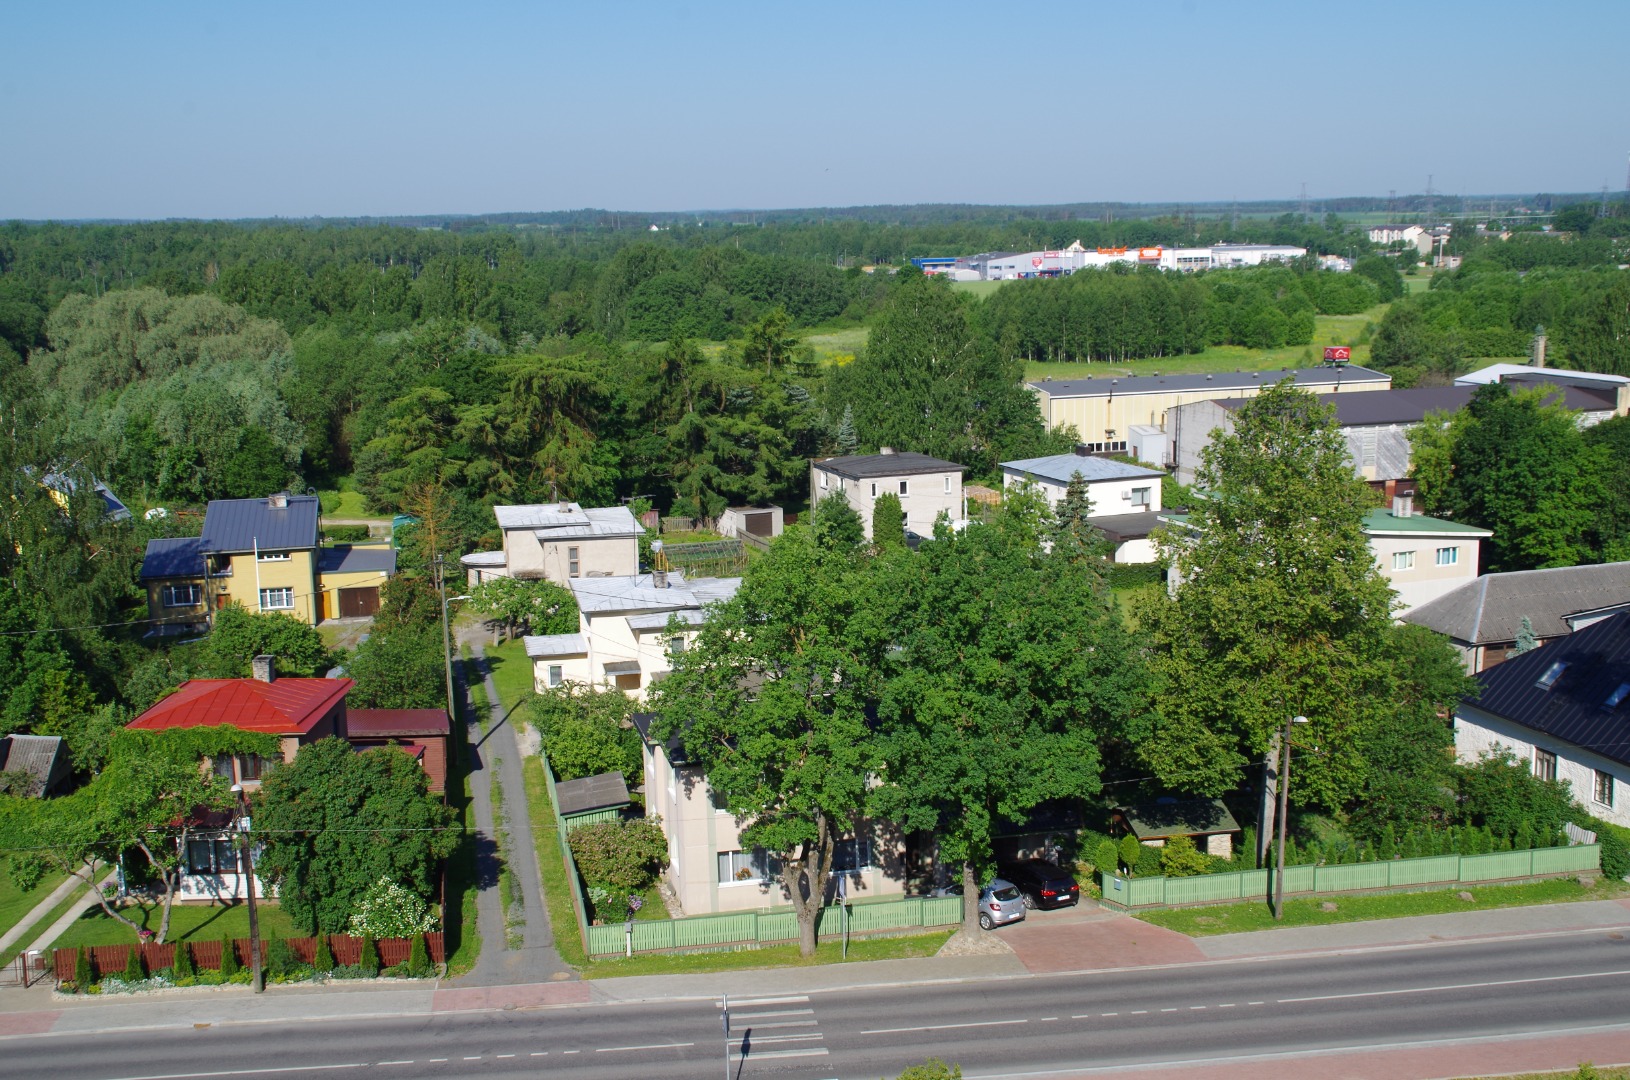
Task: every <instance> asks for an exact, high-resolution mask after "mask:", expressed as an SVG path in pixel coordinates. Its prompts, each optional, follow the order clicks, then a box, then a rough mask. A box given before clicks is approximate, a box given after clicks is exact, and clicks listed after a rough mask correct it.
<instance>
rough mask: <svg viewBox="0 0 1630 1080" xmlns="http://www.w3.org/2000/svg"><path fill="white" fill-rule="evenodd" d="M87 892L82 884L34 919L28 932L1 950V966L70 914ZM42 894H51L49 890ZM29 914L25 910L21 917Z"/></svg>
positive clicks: (9, 961)
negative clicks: (69, 910)
mask: <svg viewBox="0 0 1630 1080" xmlns="http://www.w3.org/2000/svg"><path fill="white" fill-rule="evenodd" d="M85 892H86V888H85V886H84V885H80V886H79V887H78V888H76V889H74V891H73V892H71V893H69V894H68V895H67V897H66V898H64V899H63V900H62V902H61V903H59V904H57V905H56V906H55V907H53V908H52V909H51V910H50V911H47V912H46V913H45V914H44V915H42V916H41V917H40V918H38V919H35V920H33V922H31V923H30V924H29V925H28V929H27V932H26V933H24V934H23V935H22V936H21V937H19V938H18V939H17V940H16V941H15V942H13V943H12V944H11V945H10V946H8V947H7V948H6V949H5V951H4V952H0V967H4V966H5V965H6V964H9V963H11V962H12V960H14V959H15V958H16V956H17V954H18V953H20V952H22V951H23V950H24V949H26V948H28V947H29V946H30V945H32V944H34V940H35V939H36V938H38V937H39V936H40V935H41V934H43V933H45V932H46V931H47V930H49V929H50V928H51V927H52V926H53V925H55V923H56V921H57V920H58V919H60V918H62V917H63V916H64V915H66V914H68V909H69V908H71V907H73V906H74V904H75V903H77V902H78V900H79V898H80V897H81V896H84V895H85ZM41 895H42V896H44V895H49V890H47V892H46V893H43V894H41ZM27 915H28V911H26V910H25V911H24V912H23V913H22V916H20V917H21V918H26V917H27Z"/></svg>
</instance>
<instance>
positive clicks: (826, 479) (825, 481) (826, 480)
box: [821, 472, 832, 490]
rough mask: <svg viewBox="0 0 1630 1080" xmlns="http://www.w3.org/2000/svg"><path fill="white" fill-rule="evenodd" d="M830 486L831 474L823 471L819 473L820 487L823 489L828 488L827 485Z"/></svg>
mask: <svg viewBox="0 0 1630 1080" xmlns="http://www.w3.org/2000/svg"><path fill="white" fill-rule="evenodd" d="M831 486H832V474H831V473H824V472H823V473H822V474H821V488H822V489H823V490H824V489H825V488H828V487H831Z"/></svg>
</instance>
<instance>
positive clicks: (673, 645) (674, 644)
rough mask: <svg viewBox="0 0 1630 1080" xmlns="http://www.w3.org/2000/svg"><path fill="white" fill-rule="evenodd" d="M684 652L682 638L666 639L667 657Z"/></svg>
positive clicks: (683, 640)
mask: <svg viewBox="0 0 1630 1080" xmlns="http://www.w3.org/2000/svg"><path fill="white" fill-rule="evenodd" d="M684 651H685V639H684V638H682V637H671V638H669V639H668V655H669V656H677V655H678V654H679V653H682V652H684Z"/></svg>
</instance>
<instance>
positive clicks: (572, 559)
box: [566, 547, 582, 577]
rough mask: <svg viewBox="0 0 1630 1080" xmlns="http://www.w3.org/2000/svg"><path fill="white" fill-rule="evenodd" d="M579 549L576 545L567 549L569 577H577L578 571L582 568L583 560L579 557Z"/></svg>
mask: <svg viewBox="0 0 1630 1080" xmlns="http://www.w3.org/2000/svg"><path fill="white" fill-rule="evenodd" d="M577 550H578V549H577V548H575V547H569V548H567V549H566V576H567V577H577V576H578V572H579V571H580V570H581V569H582V562H581V560H580V559H579V558H578V557H577Z"/></svg>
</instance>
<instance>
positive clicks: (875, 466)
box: [815, 454, 968, 480]
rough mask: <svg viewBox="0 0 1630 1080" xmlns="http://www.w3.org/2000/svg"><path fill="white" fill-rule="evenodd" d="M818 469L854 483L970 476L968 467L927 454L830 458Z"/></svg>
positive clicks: (819, 464)
mask: <svg viewBox="0 0 1630 1080" xmlns="http://www.w3.org/2000/svg"><path fill="white" fill-rule="evenodd" d="M815 467H816V468H818V469H825V470H826V471H827V472H830V473H836V474H837V475H839V476H847V477H848V478H849V479H851V480H865V479H869V478H871V477H875V476H915V475H917V474H918V473H943V472H956V473H961V472H967V471H968V467H967V466H966V465H958V464H957V463H956V462H954V461H942V460H941V459H939V458H936V457H929V456H928V455H927V454H852V455H850V456H848V457H829V458H825V459H822V460H820V461H817V462H815Z"/></svg>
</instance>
